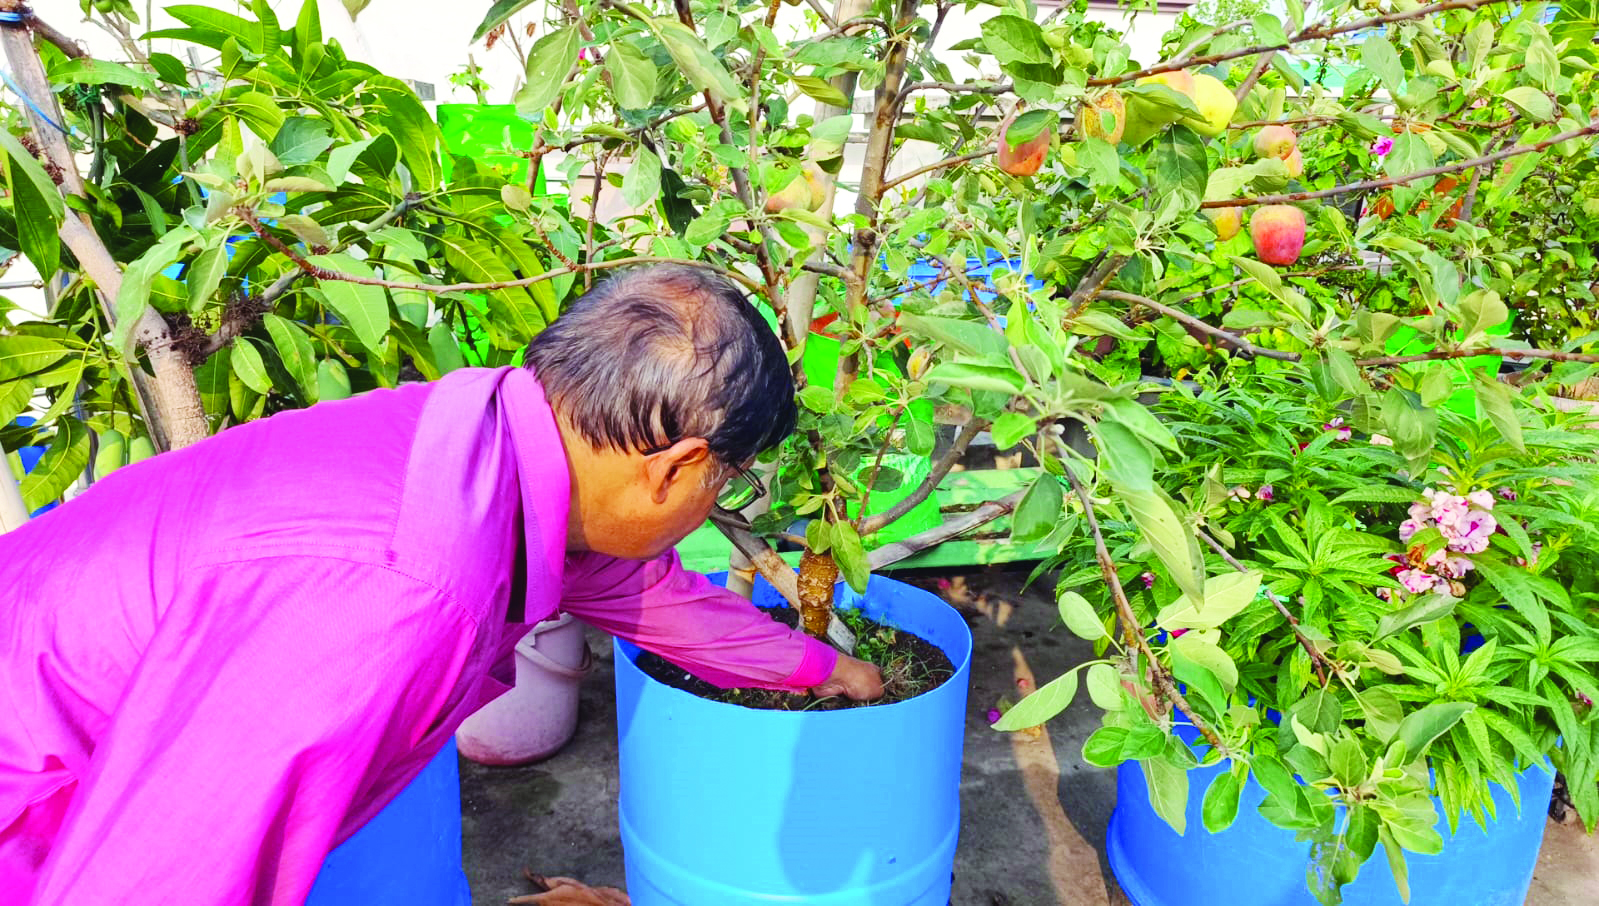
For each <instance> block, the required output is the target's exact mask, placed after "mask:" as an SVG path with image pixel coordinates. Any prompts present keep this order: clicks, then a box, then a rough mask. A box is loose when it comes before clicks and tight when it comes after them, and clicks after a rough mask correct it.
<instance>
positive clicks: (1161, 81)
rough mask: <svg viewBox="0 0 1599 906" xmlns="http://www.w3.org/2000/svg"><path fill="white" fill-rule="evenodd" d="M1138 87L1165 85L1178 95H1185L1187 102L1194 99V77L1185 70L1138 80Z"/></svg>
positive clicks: (1160, 73) (1157, 74) (1161, 73)
mask: <svg viewBox="0 0 1599 906" xmlns="http://www.w3.org/2000/svg"><path fill="white" fill-rule="evenodd" d="M1138 84H1139V85H1165V86H1166V87H1167V88H1170V89H1171V90H1173V91H1175V92H1177V93H1178V94H1182V95H1187V96H1188V98H1189V100H1193V97H1194V77H1193V76H1192V75H1189V73H1188V70H1186V69H1174V70H1172V71H1170V72H1157V73H1155V74H1154V75H1147V76H1144V77H1143V78H1141V79H1139V80H1138Z"/></svg>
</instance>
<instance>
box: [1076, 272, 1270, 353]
mask: <svg viewBox="0 0 1599 906" xmlns="http://www.w3.org/2000/svg"><path fill="white" fill-rule="evenodd" d="M1100 295H1101V296H1104V297H1105V298H1107V299H1114V300H1116V301H1119V302H1131V303H1132V304H1134V305H1142V306H1144V307H1145V308H1148V309H1150V310H1152V311H1157V312H1160V313H1161V314H1163V315H1165V316H1166V317H1168V318H1171V319H1172V320H1174V321H1177V322H1179V323H1181V324H1184V325H1186V326H1188V327H1192V328H1193V329H1195V330H1197V331H1199V332H1200V333H1203V334H1206V335H1208V336H1212V337H1215V338H1216V339H1218V340H1220V341H1222V342H1223V343H1226V344H1227V345H1229V346H1232V347H1234V348H1236V349H1237V350H1238V351H1239V352H1241V353H1243V354H1244V355H1247V356H1251V357H1254V356H1260V357H1261V358H1267V359H1276V360H1278V361H1280V362H1297V361H1299V360H1300V358H1301V356H1300V355H1299V353H1297V352H1284V351H1282V350H1280V349H1267V348H1265V347H1263V346H1256V345H1255V344H1254V343H1251V342H1249V341H1248V340H1246V339H1244V338H1243V337H1240V336H1238V335H1237V334H1234V333H1230V332H1228V331H1226V330H1223V329H1221V328H1220V327H1214V326H1212V325H1210V324H1206V323H1205V322H1204V321H1201V320H1200V319H1198V318H1196V317H1194V316H1193V315H1190V314H1187V313H1186V312H1183V311H1180V310H1178V309H1175V308H1172V307H1171V306H1169V305H1162V304H1161V303H1159V302H1156V301H1155V300H1154V299H1150V298H1148V297H1146V296H1139V295H1135V294H1133V293H1124V292H1120V291H1117V290H1109V289H1108V290H1105V291H1104V292H1102V293H1100Z"/></svg>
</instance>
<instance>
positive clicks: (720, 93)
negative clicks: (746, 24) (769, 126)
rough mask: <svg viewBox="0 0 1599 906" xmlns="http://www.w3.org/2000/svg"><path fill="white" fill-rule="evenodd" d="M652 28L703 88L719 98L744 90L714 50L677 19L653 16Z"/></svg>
mask: <svg viewBox="0 0 1599 906" xmlns="http://www.w3.org/2000/svg"><path fill="white" fill-rule="evenodd" d="M649 25H650V29H651V30H652V31H654V32H655V36H656V37H657V38H659V39H660V41H661V43H662V44H664V45H665V46H666V52H667V53H668V54H671V56H672V62H673V63H676V64H677V68H678V69H679V70H681V71H682V73H683V75H684V76H685V77H686V78H687V79H688V80H689V83H690V84H691V85H693V86H694V87H695V88H698V89H699V90H701V91H709V92H710V93H711V94H712V95H714V96H715V97H716V98H717V99H718V100H721V101H731V100H733V99H735V98H738V97H739V96H740V94H741V91H740V88H739V85H738V83H737V82H735V81H733V77H732V76H731V75H729V74H728V72H727V67H725V66H723V65H722V62H721V61H720V60H718V59H717V58H716V56H715V55H714V54H712V53H711V51H710V48H708V47H706V46H705V42H704V41H701V40H700V38H699V35H696V34H695V33H694V32H692V31H690V30H689V29H688V27H687V26H685V25H684V24H683V23H681V22H678V21H676V20H675V19H668V18H665V17H658V18H655V19H651V20H650V23H649Z"/></svg>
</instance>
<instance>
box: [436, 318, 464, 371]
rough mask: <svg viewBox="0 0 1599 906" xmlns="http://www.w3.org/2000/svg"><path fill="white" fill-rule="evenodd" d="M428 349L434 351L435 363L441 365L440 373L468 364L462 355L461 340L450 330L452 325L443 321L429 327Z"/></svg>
mask: <svg viewBox="0 0 1599 906" xmlns="http://www.w3.org/2000/svg"><path fill="white" fill-rule="evenodd" d="M428 349H430V350H432V351H433V364H435V365H437V366H438V367H439V373H440V374H449V373H450V372H452V371H454V370H455V369H457V368H462V367H465V365H466V360H465V359H463V358H462V357H461V343H460V341H459V340H458V339H456V337H455V334H454V333H452V332H451V331H450V325H448V324H446V323H444V322H443V321H440V322H439V323H437V324H435V325H433V326H432V327H431V328H429V329H428Z"/></svg>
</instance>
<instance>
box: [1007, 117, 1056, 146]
mask: <svg viewBox="0 0 1599 906" xmlns="http://www.w3.org/2000/svg"><path fill="white" fill-rule="evenodd" d="M1059 124H1060V114H1058V113H1056V112H1055V111H1053V110H1029V111H1027V112H1026V113H1024V114H1022V115H1021V116H1018V117H1017V118H1016V119H1015V120H1014V121H1013V122H1012V123H1011V124H1010V126H1009V127H1008V128H1006V130H1005V136H1004V140H1005V143H1006V144H1008V145H1010V146H1011V148H1012V150H1014V149H1015V148H1016V147H1017V146H1018V145H1024V144H1026V143H1027V142H1030V141H1032V140H1033V139H1035V138H1037V137H1039V136H1040V135H1043V134H1044V132H1045V131H1046V130H1048V129H1051V128H1053V127H1055V126H1058V125H1059Z"/></svg>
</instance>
